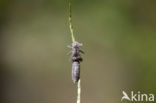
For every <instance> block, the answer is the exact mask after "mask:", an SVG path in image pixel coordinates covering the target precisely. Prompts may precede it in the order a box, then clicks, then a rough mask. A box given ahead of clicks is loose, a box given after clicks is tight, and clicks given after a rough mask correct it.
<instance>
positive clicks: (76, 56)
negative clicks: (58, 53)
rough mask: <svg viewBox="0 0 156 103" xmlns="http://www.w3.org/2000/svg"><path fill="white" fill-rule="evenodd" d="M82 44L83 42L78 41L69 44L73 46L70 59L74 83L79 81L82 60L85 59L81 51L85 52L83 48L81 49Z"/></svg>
mask: <svg viewBox="0 0 156 103" xmlns="http://www.w3.org/2000/svg"><path fill="white" fill-rule="evenodd" d="M80 46H82V44H81V43H79V42H77V41H75V42H73V43H72V45H70V46H68V47H69V48H72V50H71V51H70V53H71V58H70V60H71V62H72V80H73V82H74V83H77V82H78V80H79V79H80V62H82V60H83V59H82V57H81V55H80V53H84V52H83V51H82V50H80Z"/></svg>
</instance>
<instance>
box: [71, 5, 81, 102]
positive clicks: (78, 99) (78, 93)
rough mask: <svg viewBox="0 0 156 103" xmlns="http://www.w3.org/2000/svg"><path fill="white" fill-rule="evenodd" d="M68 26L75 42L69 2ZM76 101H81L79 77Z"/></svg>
mask: <svg viewBox="0 0 156 103" xmlns="http://www.w3.org/2000/svg"><path fill="white" fill-rule="evenodd" d="M69 28H70V32H71V38H72V42H75V37H74V29H73V25H72V15H71V3H69ZM77 103H81V81H80V79H79V81H78V83H77Z"/></svg>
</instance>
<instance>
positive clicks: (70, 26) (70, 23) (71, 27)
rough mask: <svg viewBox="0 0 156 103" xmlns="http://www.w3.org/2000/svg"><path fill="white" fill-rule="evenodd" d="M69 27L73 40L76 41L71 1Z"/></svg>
mask: <svg viewBox="0 0 156 103" xmlns="http://www.w3.org/2000/svg"><path fill="white" fill-rule="evenodd" d="M69 28H70V32H71V38H72V42H75V38H74V29H73V25H72V15H71V3H69Z"/></svg>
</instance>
